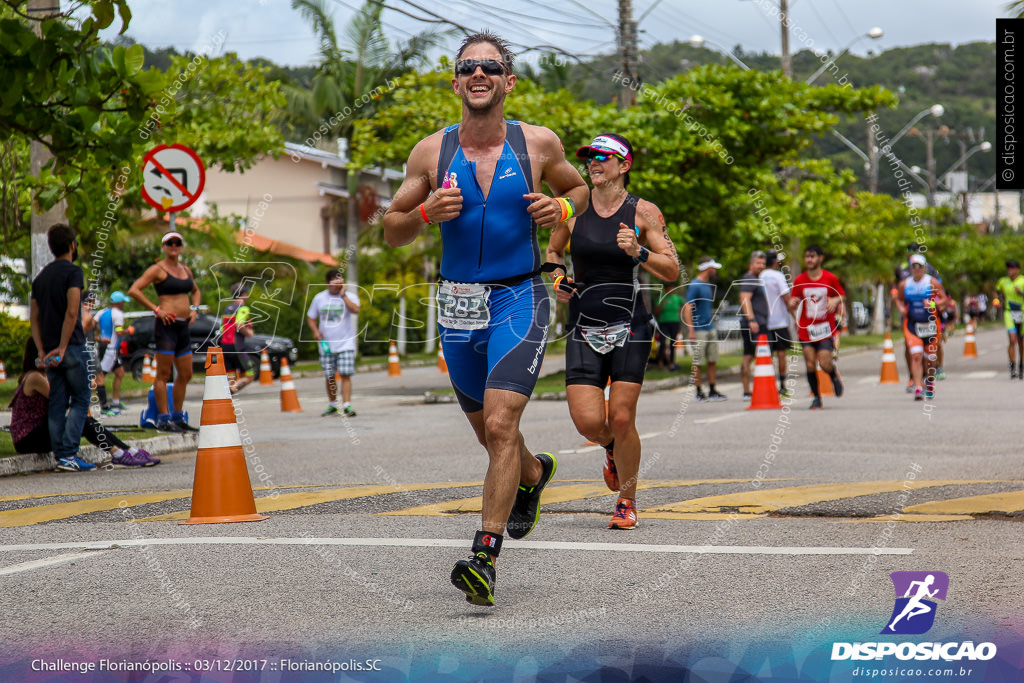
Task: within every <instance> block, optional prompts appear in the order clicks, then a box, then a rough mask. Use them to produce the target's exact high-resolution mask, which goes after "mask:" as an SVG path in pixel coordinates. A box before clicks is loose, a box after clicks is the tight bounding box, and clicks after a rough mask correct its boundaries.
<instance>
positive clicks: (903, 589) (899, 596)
mask: <svg viewBox="0 0 1024 683" xmlns="http://www.w3.org/2000/svg"><path fill="white" fill-rule="evenodd" d="M889 578H890V579H892V585H893V587H894V588H895V589H896V604H895V605H894V606H893V608H892V616H891V617H889V623H888V624H887V625H886V627H885V628H883V629H882V630H881V633H882V634H887V633H900V634H903V635H917V634H921V633H927V632H928V630H929V629H931V627H932V624H934V623H935V610H936V609H937V607H938V605H937V603H936V602H935V600H933V599H930V598H937V599H939V600H943V601H945V599H946V592H947V591H949V576H948V575H946V573H945V572H893V573H892V574H889Z"/></svg>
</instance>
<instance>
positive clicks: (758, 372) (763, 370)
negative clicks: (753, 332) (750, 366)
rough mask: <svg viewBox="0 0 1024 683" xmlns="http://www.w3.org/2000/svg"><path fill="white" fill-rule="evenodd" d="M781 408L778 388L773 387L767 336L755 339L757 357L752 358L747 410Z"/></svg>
mask: <svg viewBox="0 0 1024 683" xmlns="http://www.w3.org/2000/svg"><path fill="white" fill-rule="evenodd" d="M774 408H782V403H781V402H780V401H779V387H778V386H776V385H775V368H774V367H773V366H772V352H771V349H769V348H768V335H765V334H762V335H758V337H757V355H756V356H755V358H754V391H753V395H752V396H751V397H750V405H749V406H747V410H765V409H774Z"/></svg>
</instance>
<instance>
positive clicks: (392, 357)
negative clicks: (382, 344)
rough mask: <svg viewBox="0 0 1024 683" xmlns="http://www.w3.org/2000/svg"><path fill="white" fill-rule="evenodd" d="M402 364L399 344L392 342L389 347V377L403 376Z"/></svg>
mask: <svg viewBox="0 0 1024 683" xmlns="http://www.w3.org/2000/svg"><path fill="white" fill-rule="evenodd" d="M401 375H402V365H401V364H400V363H399V361H398V346H396V345H395V342H391V346H390V347H388V377H401Z"/></svg>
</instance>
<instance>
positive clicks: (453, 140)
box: [434, 123, 459, 189]
mask: <svg viewBox="0 0 1024 683" xmlns="http://www.w3.org/2000/svg"><path fill="white" fill-rule="evenodd" d="M458 151H459V124H457V123H456V124H454V125H451V126H448V127H447V128H445V129H444V135H443V136H442V137H441V152H440V153H439V154H438V155H437V180H436V181H435V182H436V187H435V188H434V189H438V188H440V187H441V183H442V182H444V176H445V174H446V173H447V172H448V167H449V166H450V165H451V163H452V159H454V158H455V153H456V152H458Z"/></svg>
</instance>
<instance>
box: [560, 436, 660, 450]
mask: <svg viewBox="0 0 1024 683" xmlns="http://www.w3.org/2000/svg"><path fill="white" fill-rule="evenodd" d="M663 433H664V432H651V433H650V434H641V435H640V440H641V441H643V440H644V439H653V438H654V437H656V436H661V435H662V434H663ZM603 450H604V446H581V447H580V448H564V449H562V450H560V451H558V454H559V455H571V454H573V453H593V452H595V451H603Z"/></svg>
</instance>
